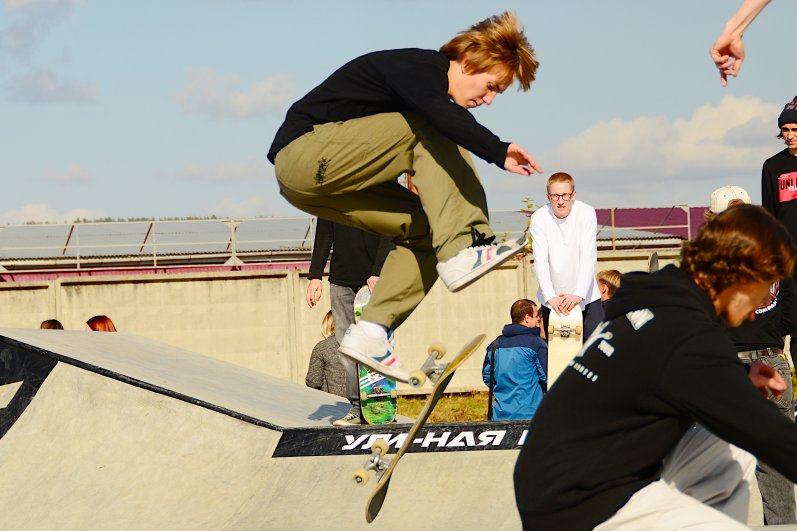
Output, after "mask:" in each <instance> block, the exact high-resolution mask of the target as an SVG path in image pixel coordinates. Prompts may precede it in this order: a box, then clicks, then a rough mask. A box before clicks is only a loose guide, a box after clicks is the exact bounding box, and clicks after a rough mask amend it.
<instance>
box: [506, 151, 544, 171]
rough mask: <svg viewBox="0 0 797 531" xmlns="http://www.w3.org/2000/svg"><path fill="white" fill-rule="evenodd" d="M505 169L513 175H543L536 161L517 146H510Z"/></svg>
mask: <svg viewBox="0 0 797 531" xmlns="http://www.w3.org/2000/svg"><path fill="white" fill-rule="evenodd" d="M504 169H505V170H506V171H511V172H512V173H518V174H520V175H531V174H532V173H534V172H536V173H542V168H540V167H539V166H538V165H537V163H536V162H534V159H533V158H531V155H529V154H528V153H527V152H526V150H525V149H523V148H522V147H520V146H519V145H517V144H509V147H508V148H507V150H506V161H504Z"/></svg>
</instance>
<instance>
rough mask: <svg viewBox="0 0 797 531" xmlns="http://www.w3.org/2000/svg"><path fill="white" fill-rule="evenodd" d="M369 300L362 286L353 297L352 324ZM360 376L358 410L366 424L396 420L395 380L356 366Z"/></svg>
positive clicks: (369, 295) (358, 318)
mask: <svg viewBox="0 0 797 531" xmlns="http://www.w3.org/2000/svg"><path fill="white" fill-rule="evenodd" d="M370 300H371V290H370V289H368V286H363V287H362V288H360V291H358V292H357V295H355V297H354V322H355V323H356V322H357V321H359V320H360V317H362V314H363V308H365V305H366V304H368V301H370ZM357 369H358V372H359V376H360V410H361V411H362V415H363V418H364V419H365V421H366V422H367V423H368V424H387V423H388V422H393V419H394V418H396V409H397V404H398V395H397V393H396V380H393V379H392V378H387V377H386V376H384V375H382V374H379V373H378V372H374V371H372V370H371V369H369V368H368V367H365V366H364V365H360V364H359V363H358V364H357Z"/></svg>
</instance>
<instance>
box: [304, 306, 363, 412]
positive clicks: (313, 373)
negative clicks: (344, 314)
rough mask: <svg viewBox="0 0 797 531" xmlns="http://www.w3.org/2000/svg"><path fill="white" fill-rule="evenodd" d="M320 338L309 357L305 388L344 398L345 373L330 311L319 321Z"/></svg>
mask: <svg viewBox="0 0 797 531" xmlns="http://www.w3.org/2000/svg"><path fill="white" fill-rule="evenodd" d="M321 336H322V337H323V338H324V339H322V340H321V341H319V342H318V343H316V345H315V346H314V347H313V353H312V354H311V355H310V365H309V367H308V368H307V376H306V377H305V379H304V383H305V384H306V385H307V387H311V388H313V389H319V390H321V391H324V392H325V393H332V394H334V395H338V396H342V397H346V371H345V369H344V368H343V364H342V363H341V362H340V354H338V341H337V339H335V321H334V319H333V317H332V311H328V312H327V313H326V315H324V318H323V319H322V320H321ZM348 424H352V422H351V421H349V422H346V425H348Z"/></svg>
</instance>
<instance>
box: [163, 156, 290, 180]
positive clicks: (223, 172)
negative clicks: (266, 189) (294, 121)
mask: <svg viewBox="0 0 797 531" xmlns="http://www.w3.org/2000/svg"><path fill="white" fill-rule="evenodd" d="M178 175H179V176H180V177H182V178H184V179H188V180H192V181H206V182H239V181H252V180H255V179H265V178H268V177H273V176H274V170H273V168H272V167H271V164H269V163H268V161H266V160H265V158H263V160H250V161H246V162H233V163H229V164H220V165H217V166H195V165H194V166H188V167H186V168H184V169H183V170H181V171H180V172H178Z"/></svg>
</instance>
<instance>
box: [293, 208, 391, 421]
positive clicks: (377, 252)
mask: <svg viewBox="0 0 797 531" xmlns="http://www.w3.org/2000/svg"><path fill="white" fill-rule="evenodd" d="M392 248H393V244H392V243H391V241H390V238H387V237H385V236H377V235H376V234H371V233H370V232H365V231H364V230H361V229H357V228H354V227H349V226H347V225H341V224H340V223H333V222H331V221H327V220H325V219H321V218H318V221H317V223H316V231H315V241H314V243H313V254H312V256H311V258H310V271H309V273H308V274H307V278H308V280H309V281H310V283H309V284H308V286H307V294H306V300H307V305H308V306H310V307H311V308H313V307H315V305H316V304H317V303H318V301H319V299H320V298H321V294H322V293H323V289H324V288H323V283H322V281H321V277H322V275H323V273H324V267H325V266H326V263H327V260H328V259H329V258H330V253H331V254H332V259H331V260H330V262H329V300H330V305H331V307H332V317H333V320H334V322H335V338H336V340H337V342H338V345H340V342H341V341H343V335H344V334H345V333H346V329H347V328H348V327H349V325H351V324H352V323H353V322H354V296H355V295H356V294H357V291H359V289H360V288H361V287H362V286H366V285H367V286H368V287H369V288H370V289H371V290H373V289H374V286H376V283H377V281H378V280H379V273H380V271H381V269H382V264H384V262H385V259H386V258H387V255H388V253H390V250H391V249H392ZM340 358H341V360H340V362H341V364H342V365H343V368H344V370H345V374H346V393H345V395H344V396H345V397H346V398H347V399H348V400H349V402H350V403H351V409H350V410H349V412H348V413H346V415H345V416H343V417H342V418H340V419H337V420H336V421H335V422H333V424H334V425H336V426H346V425H350V424H361V423H362V416H361V412H360V384H359V374H358V371H357V363H356V362H355V361H354V360H352V359H351V358H347V357H345V356H340Z"/></svg>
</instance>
